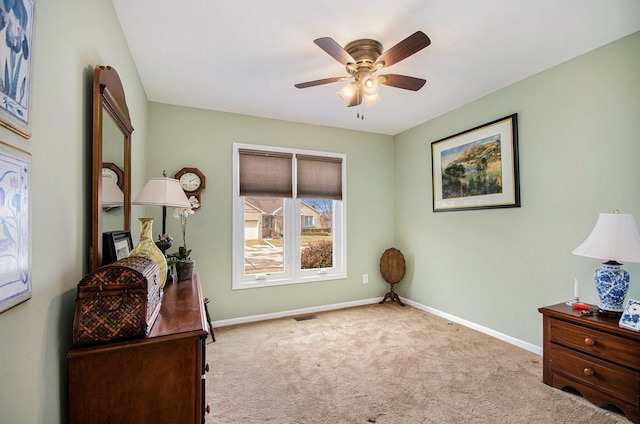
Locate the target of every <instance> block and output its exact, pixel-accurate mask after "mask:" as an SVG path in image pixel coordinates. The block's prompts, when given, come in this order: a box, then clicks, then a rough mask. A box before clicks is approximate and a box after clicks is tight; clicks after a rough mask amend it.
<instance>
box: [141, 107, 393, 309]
mask: <svg viewBox="0 0 640 424" xmlns="http://www.w3.org/2000/svg"><path fill="white" fill-rule="evenodd" d="M149 117H150V119H149V122H150V126H149V135H150V140H152V141H151V143H153V145H152V147H151V149H150V151H149V157H148V163H151V164H154V166H155V168H156V169H151V168H150V172H151V174H150V175H160V173H161V172H162V170H163V169H166V170H167V173H168V175H169V176H173V175H174V174H175V173H176V172H177V171H179V170H180V169H181V168H182V167H185V166H188V167H196V168H198V169H200V170H201V171H202V172H203V173H204V174H205V175H206V177H207V180H206V181H207V188H206V189H205V191H204V192H203V193H202V196H201V200H202V208H201V209H200V210H199V211H198V212H197V213H196V214H195V215H193V216H191V217H189V220H188V224H187V238H188V243H189V248H192V249H193V253H192V256H193V257H194V258H195V260H196V269H197V272H198V273H199V274H200V276H201V279H202V284H203V291H204V295H205V296H207V297H210V298H212V303H211V306H210V308H211V313H212V315H213V319H214V320H218V319H229V318H236V317H243V316H250V315H257V314H265V313H272V312H281V311H287V310H292V309H299V308H305V307H311V306H321V305H327V304H334V303H340V302H348V301H354V300H362V299H368V298H374V297H378V296H381V294H384V293H385V290H386V289H387V288H388V285H387V284H386V283H385V282H384V281H383V280H382V278H381V276H380V272H379V260H380V255H381V254H382V252H383V251H384V250H385V249H387V248H388V247H390V246H392V245H393V239H394V237H393V219H394V198H393V166H394V162H393V138H392V137H390V136H385V135H379V134H372V133H364V132H357V131H347V130H340V129H335V128H329V127H321V126H311V125H305V124H297V123H292V122H284V121H276V120H269V119H262V118H255V117H251V116H245V115H237V114H229V113H222V112H211V111H205V110H200V109H190V108H185V107H179V106H170V105H165V104H160V103H151V104H150V109H149ZM354 119H355V118H354ZM234 142H238V143H249V144H264V145H270V146H278V147H295V148H301V149H309V150H321V151H329V152H339V153H346V154H347V217H348V218H347V234H348V235H347V244H348V248H347V255H348V257H347V264H348V265H347V273H348V277H347V279H346V280H333V281H326V282H319V283H305V284H295V285H288V286H280V287H271V288H255V289H245V290H236V291H232V290H231V254H232V252H231V212H232V190H231V188H232V174H233V172H232V168H231V166H232V161H231V155H232V145H233V143H234ZM155 214H156V216H157V218H158V220H157V224H154V234H156V235H157V234H159V233H160V225H161V224H160V221H159V219H160V212H159V211H158V212H156V213H155ZM167 215H168V217H167V231H168V232H169V233H170V234H172V235H174V238H175V239H176V242H175V245H176V246H177V245H179V244H181V236H180V230H179V227H178V222H177V220H175V219H174V218H173V217H171V211H168V213H167ZM175 249H176V248H175V247H174V248H173V249H171V250H170V251H174V250H175ZM364 273H368V274H369V284H366V285H364V284H362V274H364ZM385 286H386V287H385Z"/></svg>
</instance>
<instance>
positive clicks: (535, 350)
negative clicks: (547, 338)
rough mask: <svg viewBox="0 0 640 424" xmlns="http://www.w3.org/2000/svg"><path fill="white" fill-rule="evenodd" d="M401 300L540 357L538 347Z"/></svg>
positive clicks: (438, 311)
mask: <svg viewBox="0 0 640 424" xmlns="http://www.w3.org/2000/svg"><path fill="white" fill-rule="evenodd" d="M401 299H402V301H403V302H404V303H406V304H407V305H411V306H413V307H414V308H416V309H420V310H422V311H425V312H429V313H430V314H433V315H436V316H439V317H442V318H444V319H447V320H449V321H451V322H455V323H457V324H460V325H464V326H465V327H469V328H471V329H473V330H476V331H479V332H481V333H484V334H487V335H489V336H491V337H495V338H496V339H499V340H502V341H504V342H507V343H509V344H512V345H514V346H517V347H519V348H521V349H524V350H528V351H529V352H533V353H535V354H537V355H542V348H541V347H538V346H536V345H534V344H531V343H528V342H525V341H523V340H520V339H516V338H515V337H511V336H508V335H506V334H503V333H500V332H498V331H495V330H492V329H490V328H487V327H484V326H482V325H479V324H476V323H474V322H471V321H467V320H466V319H463V318H459V317H457V316H455V315H451V314H448V313H446V312H442V311H440V310H438V309H434V308H431V307H429V306H425V305H423V304H421V303H418V302H414V301H413V300H409V299H405V298H401Z"/></svg>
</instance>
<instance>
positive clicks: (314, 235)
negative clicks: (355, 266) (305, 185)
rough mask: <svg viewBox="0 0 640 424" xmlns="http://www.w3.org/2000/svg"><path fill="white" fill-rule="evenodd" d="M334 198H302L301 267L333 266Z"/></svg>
mask: <svg viewBox="0 0 640 424" xmlns="http://www.w3.org/2000/svg"><path fill="white" fill-rule="evenodd" d="M333 202H334V201H333V200H328V199H310V198H305V199H300V215H301V218H300V223H301V233H300V259H301V260H300V268H301V269H317V268H332V267H333V250H334V249H333Z"/></svg>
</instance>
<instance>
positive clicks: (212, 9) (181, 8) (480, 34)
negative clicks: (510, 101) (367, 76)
mask: <svg viewBox="0 0 640 424" xmlns="http://www.w3.org/2000/svg"><path fill="white" fill-rule="evenodd" d="M113 4H114V6H115V10H116V13H117V15H118V18H119V19H120V23H121V25H122V30H123V31H124V35H125V37H126V39H127V42H128V44H129V48H130V50H131V54H132V56H133V60H134V61H135V63H136V66H137V68H138V72H139V73H140V78H141V79H142V83H143V85H144V89H145V91H146V93H147V96H148V99H149V100H150V101H154V102H161V103H169V104H175V105H183V106H191V107H196V108H202V109H211V110H218V111H224V112H233V113H239V114H246V115H253V116H259V117H265V118H274V119H282V120H287V121H294V122H303V123H309V124H318V125H326V126H332V127H339V128H349V129H354V130H360V131H369V132H375V133H381V134H390V135H395V134H397V133H399V132H402V131H404V130H406V129H409V128H411V127H414V126H416V125H418V124H420V123H422V122H425V121H428V120H430V119H433V118H435V117H437V116H439V115H442V114H443V113H446V112H448V111H451V110H453V109H456V108H457V107H459V106H462V105H464V104H466V103H469V102H470V101H472V100H475V99H478V98H480V97H482V96H484V95H486V94H489V93H491V92H494V91H496V90H498V89H500V88H502V87H505V86H508V85H510V84H513V83H514V82H517V81H519V80H522V79H524V78H526V77H528V76H530V75H533V74H536V73H538V72H540V71H543V70H545V69H548V68H550V67H552V66H554V65H557V64H559V63H561V62H564V61H566V60H568V59H571V58H573V57H575V56H578V55H580V54H582V53H586V52H588V51H590V50H593V49H595V48H597V47H600V46H602V45H604V44H607V43H609V42H611V41H614V40H616V39H619V38H621V37H624V36H625V35H628V34H631V33H633V32H636V31H638V30H640V0H481V1H480V0H395V1H389V0H367V1H363V2H356V1H349V2H347V1H344V0H272V1H266V0H235V1H232V0H180V1H175V0H113ZM418 30H421V31H423V32H424V33H426V34H427V35H428V36H429V38H430V39H431V45H430V46H429V47H427V48H426V49H424V50H421V51H420V52H418V53H416V54H414V55H413V56H410V57H409V58H407V59H405V60H404V61H402V62H400V63H397V64H395V65H393V66H391V67H389V68H385V69H383V70H382V71H381V72H379V73H381V74H384V73H395V74H403V75H410V76H414V77H419V78H423V79H426V80H427V84H426V85H425V86H424V87H423V88H422V89H421V90H420V91H417V92H413V91H407V90H402V89H398V88H392V87H387V86H381V90H380V94H381V96H382V101H381V102H380V103H378V104H377V105H375V106H373V107H370V108H365V109H364V115H365V119H364V120H360V119H357V118H356V110H355V108H347V107H346V106H345V105H344V104H343V103H342V101H341V100H340V99H339V98H338V97H337V96H336V92H337V91H338V90H339V89H340V88H341V87H342V85H344V84H346V83H344V82H343V83H333V84H327V85H323V86H318V87H311V88H306V89H297V88H295V87H294V84H296V83H299V82H306V81H310V80H316V79H321V78H327V77H336V76H346V71H345V69H344V67H343V66H342V65H341V64H340V63H338V62H337V61H336V60H334V59H333V58H332V57H331V56H329V55H328V54H327V53H325V52H324V51H323V50H321V49H320V48H319V47H318V46H316V45H315V44H314V43H313V40H314V39H316V38H319V37H331V38H333V39H334V40H335V41H336V42H338V44H340V45H342V46H345V45H346V44H348V43H349V42H351V41H353V40H356V39H360V38H373V39H375V40H378V41H380V42H381V43H382V45H383V49H384V50H387V49H389V48H390V47H392V46H393V45H395V44H396V43H398V42H400V41H402V40H403V39H404V38H406V37H408V36H409V35H411V34H412V33H414V32H415V31H418ZM638 54H640V52H638ZM602 78H607V76H606V75H603V76H602Z"/></svg>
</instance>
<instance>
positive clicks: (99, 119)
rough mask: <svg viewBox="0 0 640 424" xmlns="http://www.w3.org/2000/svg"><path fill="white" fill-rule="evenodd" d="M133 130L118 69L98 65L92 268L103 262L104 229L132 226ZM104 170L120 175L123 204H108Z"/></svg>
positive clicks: (94, 145) (95, 93) (92, 198)
mask: <svg viewBox="0 0 640 424" xmlns="http://www.w3.org/2000/svg"><path fill="white" fill-rule="evenodd" d="M132 132H133V127H132V126H131V118H130V116H129V109H128V108H127V102H126V100H125V96H124V88H123V87H122V82H121V81H120V77H119V76H118V73H117V72H116V70H115V69H113V68H112V67H110V66H100V67H98V68H96V70H95V71H94V74H93V160H92V168H91V179H92V182H91V249H90V252H89V270H90V271H94V270H95V269H96V268H99V267H100V266H101V265H102V233H103V232H104V231H116V230H129V229H130V228H129V227H130V223H131V133H132ZM118 171H120V173H119V172H118ZM103 172H104V175H105V176H113V178H115V179H116V182H117V186H118V187H119V189H120V190H122V192H123V194H124V201H123V204H122V206H119V205H117V206H113V205H109V207H106V203H105V201H104V196H103V194H104V189H103ZM118 179H120V180H118Z"/></svg>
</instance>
